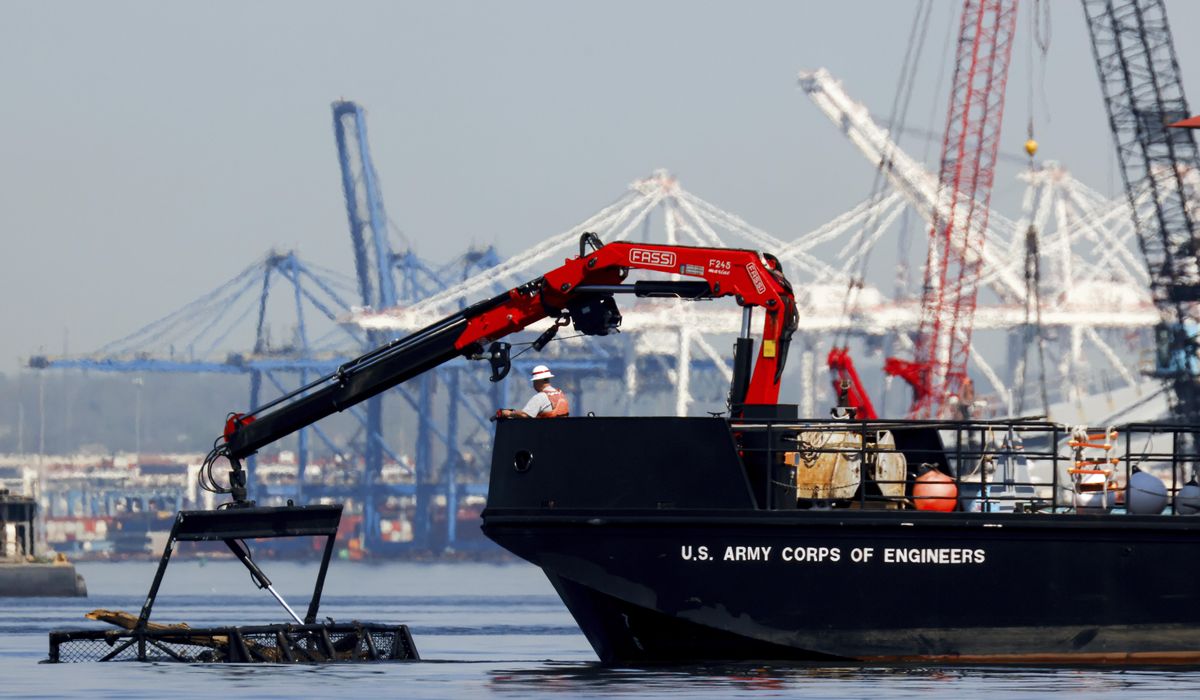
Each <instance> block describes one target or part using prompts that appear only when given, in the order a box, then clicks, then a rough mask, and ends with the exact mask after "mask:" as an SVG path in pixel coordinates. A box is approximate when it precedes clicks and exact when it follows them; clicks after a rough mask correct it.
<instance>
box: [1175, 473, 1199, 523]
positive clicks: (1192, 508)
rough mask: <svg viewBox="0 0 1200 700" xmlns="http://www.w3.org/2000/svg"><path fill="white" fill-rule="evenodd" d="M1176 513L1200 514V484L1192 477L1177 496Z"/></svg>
mask: <svg viewBox="0 0 1200 700" xmlns="http://www.w3.org/2000/svg"><path fill="white" fill-rule="evenodd" d="M1175 512H1176V513H1179V514H1180V515H1196V514H1197V513H1200V484H1197V483H1196V478H1195V477H1192V478H1191V479H1190V480H1189V481H1188V482H1187V483H1186V484H1184V485H1183V488H1181V489H1179V493H1177V494H1175Z"/></svg>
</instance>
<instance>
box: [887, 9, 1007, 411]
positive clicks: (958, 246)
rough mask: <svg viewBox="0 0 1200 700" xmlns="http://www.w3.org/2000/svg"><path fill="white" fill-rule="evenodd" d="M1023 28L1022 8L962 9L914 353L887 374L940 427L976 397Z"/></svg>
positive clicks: (893, 362) (890, 362) (895, 361)
mask: <svg viewBox="0 0 1200 700" xmlns="http://www.w3.org/2000/svg"><path fill="white" fill-rule="evenodd" d="M1016 21H1017V0H966V2H964V3H963V12H962V21H961V24H960V26H959V34H958V49H957V59H956V62H955V67H954V86H953V88H952V90H951V92H950V111H949V115H948V116H947V118H946V135H945V138H944V140H943V141H942V160H941V169H940V171H939V174H938V204H937V206H936V207H935V209H934V211H933V213H932V226H931V227H930V230H929V255H928V257H927V259H926V262H925V283H924V288H923V293H922V302H921V325H920V329H919V331H918V333H917V339H916V350H915V352H914V353H913V359H912V360H902V359H899V358H895V357H889V358H888V359H887V361H886V363H885V364H884V371H885V372H887V373H888V374H890V375H893V376H899V377H900V378H902V379H904V380H905V381H906V382H908V383H909V384H910V385H911V386H912V388H913V403H912V407H911V409H910V410H909V415H910V416H911V417H913V418H936V417H941V416H942V414H944V413H945V411H946V409H947V408H949V407H950V405H952V404H953V403H954V402H955V400H961V401H963V402H966V401H969V398H968V397H969V396H970V394H971V390H970V379H968V377H967V358H968V356H969V354H970V348H971V328H972V325H973V323H974V318H975V298H976V293H977V291H978V287H979V273H980V260H981V253H982V248H983V240H984V239H983V236H984V232H985V231H986V230H987V223H988V212H989V205H990V202H991V198H992V182H993V179H994V175H995V166H996V154H997V150H998V148H999V145H1000V126H1001V122H1002V120H1003V117H1004V88H1005V85H1006V84H1007V82H1008V65H1009V59H1010V58H1011V56H1012V43H1013V34H1014V32H1015V30H1016Z"/></svg>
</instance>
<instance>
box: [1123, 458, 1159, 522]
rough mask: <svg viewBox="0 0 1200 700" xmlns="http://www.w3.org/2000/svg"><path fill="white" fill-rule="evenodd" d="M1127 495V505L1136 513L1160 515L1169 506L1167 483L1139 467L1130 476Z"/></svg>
mask: <svg viewBox="0 0 1200 700" xmlns="http://www.w3.org/2000/svg"><path fill="white" fill-rule="evenodd" d="M1125 495H1126V497H1125V507H1126V508H1127V509H1129V512H1130V513H1132V514H1134V515H1158V514H1159V513H1162V512H1163V508H1166V507H1167V485H1166V484H1164V483H1163V482H1162V479H1160V478H1158V477H1157V476H1154V475H1153V474H1148V473H1146V472H1144V471H1142V470H1140V469H1138V468H1137V467H1134V469H1133V474H1131V475H1130V476H1129V488H1127V489H1126V492H1125Z"/></svg>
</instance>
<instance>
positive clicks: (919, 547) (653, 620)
mask: <svg viewBox="0 0 1200 700" xmlns="http://www.w3.org/2000/svg"><path fill="white" fill-rule="evenodd" d="M694 515H695V514H692V516H693V517H688V518H681V517H679V516H678V515H674V516H673V515H672V514H670V513H652V514H644V515H633V514H628V515H623V516H617V517H614V516H612V515H608V516H600V515H599V514H591V515H589V514H586V513H579V514H576V515H566V514H562V515H558V516H555V517H548V516H546V515H545V514H542V515H533V514H526V515H518V514H500V513H496V512H493V513H492V514H491V515H490V517H489V519H488V521H487V524H486V525H485V530H486V532H487V534H488V536H489V537H491V538H492V539H494V540H495V541H496V542H498V543H499V544H501V545H502V546H504V547H505V548H507V549H509V550H510V551H512V552H514V553H516V554H518V555H520V556H522V557H524V558H526V559H528V560H529V561H531V562H533V563H534V564H536V565H538V566H540V567H541V568H542V569H543V570H544V571H545V572H546V575H547V576H548V578H549V579H550V581H551V583H552V584H553V585H554V587H555V589H556V590H557V591H558V593H559V595H560V596H561V597H562V599H563V602H564V603H565V604H566V606H567V608H568V609H569V610H570V611H571V614H572V615H573V616H574V617H575V620H576V621H577V622H578V624H579V626H580V628H581V629H582V630H583V632H584V634H585V635H586V636H587V638H588V640H589V642H591V644H592V647H593V648H594V649H595V651H596V654H597V655H598V656H599V657H600V658H601V659H602V660H604V661H608V662H619V663H653V662H680V661H687V662H694V661H707V660H761V659H790V660H814V661H819V660H834V659H855V660H861V661H892V662H901V661H954V662H960V663H1006V662H1007V663H1038V662H1042V663H1153V664H1161V663H1200V600H1198V599H1197V598H1198V597H1200V596H1198V595H1197V586H1196V585H1195V582H1196V580H1197V578H1196V576H1197V573H1198V572H1197V569H1196V565H1195V563H1194V561H1193V560H1194V557H1192V556H1190V555H1186V554H1185V553H1187V552H1195V551H1197V545H1198V544H1200V542H1197V541H1196V538H1195V533H1194V532H1193V533H1188V534H1187V535H1186V536H1184V535H1183V533H1178V532H1174V533H1172V532H1165V531H1162V530H1159V529H1157V528H1155V527H1153V524H1151V525H1150V526H1147V527H1145V528H1143V529H1141V531H1140V532H1138V533H1136V534H1133V533H1131V532H1129V531H1128V530H1124V531H1122V532H1119V533H1114V532H1112V531H1108V530H1107V529H1106V528H1104V527H1103V525H1102V523H1097V522H1077V523H1072V525H1077V526H1078V527H1072V528H1063V527H1061V526H1057V524H1056V526H1055V528H1054V531H1053V532H1047V531H1045V530H1039V529H1037V528H1031V527H1029V526H1028V525H1026V524H1025V522H1026V521H1027V520H1028V519H1029V517H1030V516H1016V518H1020V520H1021V522H1017V523H1014V522H1011V521H1012V520H1014V519H1015V518H1014V517H1013V516H1009V517H1003V518H998V517H996V516H991V517H986V516H979V517H974V518H969V517H960V518H953V522H945V516H942V517H940V518H939V520H942V522H928V521H929V520H930V519H929V518H928V517H926V518H916V517H913V518H910V519H908V520H905V521H904V522H903V523H897V522H895V519H894V518H889V519H888V520H892V522H891V523H889V522H887V521H885V520H882V519H881V518H879V516H877V515H872V514H869V513H831V512H825V513H794V514H791V515H790V517H785V518H764V517H763V516H764V515H765V514H761V513H760V514H755V515H753V516H750V517H747V518H745V519H744V520H743V519H739V518H737V517H736V516H733V515H731V514H728V513H724V514H717V513H713V514H711V515H710V516H709V517H707V518H706V517H700V518H695V517H694ZM910 515H918V514H910ZM855 516H861V517H855ZM1081 518H1087V516H1081ZM764 520H767V521H770V522H764ZM1006 520H1007V521H1009V522H1004V521H1006ZM700 547H705V548H706V549H705V550H704V551H705V552H706V554H707V556H708V558H707V559H703V560H701V559H698V558H697V557H698V555H700V553H701V550H700ZM797 547H799V548H801V549H802V551H803V552H804V553H803V554H801V555H798V554H797V550H796V549H795V548H797ZM738 548H743V549H741V550H739V549H738ZM689 550H690V551H689ZM813 550H815V553H816V556H817V560H816V561H811V560H808V559H809V557H808V556H807V555H809V554H811V553H812V552H813ZM727 551H728V552H729V554H728V556H729V557H731V559H729V560H727V559H726V552H727ZM823 551H824V552H825V554H824V557H822V556H821V554H822V552H823ZM750 552H755V553H756V554H755V555H754V556H757V557H758V558H759V559H755V560H750V559H740V560H739V558H738V555H739V554H741V555H742V556H744V557H749V556H751V555H750ZM835 552H836V555H835V554H834V553H835ZM956 552H957V555H956V554H955V553H956ZM964 552H970V557H969V558H970V561H965V559H966V556H965V555H964ZM901 553H903V554H901ZM914 553H917V554H916V556H914ZM689 555H690V557H691V558H690V559H689V558H688V556H689ZM835 556H836V561H835V560H834V557H835ZM901 556H902V557H903V558H905V559H908V561H900V560H899V559H898V558H899V557H901ZM1185 556H1187V558H1186V559H1185ZM801 557H803V558H804V559H805V560H804V561H797V559H798V558H801ZM856 558H857V559H861V560H862V561H854V559H856ZM914 560H916V561H915V563H914ZM955 560H957V561H955Z"/></svg>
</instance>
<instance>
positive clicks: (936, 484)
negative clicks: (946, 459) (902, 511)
mask: <svg viewBox="0 0 1200 700" xmlns="http://www.w3.org/2000/svg"><path fill="white" fill-rule="evenodd" d="M922 470H923V471H922V473H921V475H920V476H918V477H917V481H916V483H914V484H913V504H914V505H915V506H916V508H917V510H930V511H937V512H941V513H948V512H950V511H952V510H954V509H955V507H957V506H958V487H957V486H955V484H954V479H951V478H950V477H949V476H946V475H945V474H943V473H942V472H940V471H938V470H937V468H935V467H931V466H928V465H922Z"/></svg>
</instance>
